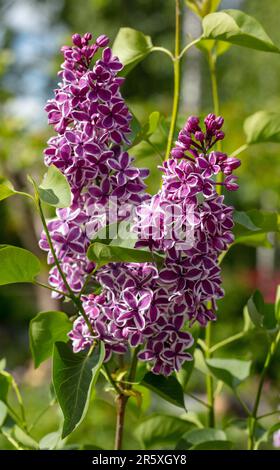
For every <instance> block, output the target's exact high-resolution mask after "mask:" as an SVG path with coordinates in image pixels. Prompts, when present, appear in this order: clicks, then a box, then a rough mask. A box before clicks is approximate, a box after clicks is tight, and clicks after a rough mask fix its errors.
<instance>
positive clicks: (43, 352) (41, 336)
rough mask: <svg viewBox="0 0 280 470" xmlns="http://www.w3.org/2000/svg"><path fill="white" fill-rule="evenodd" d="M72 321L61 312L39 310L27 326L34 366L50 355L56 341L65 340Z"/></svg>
mask: <svg viewBox="0 0 280 470" xmlns="http://www.w3.org/2000/svg"><path fill="white" fill-rule="evenodd" d="M71 328H72V322H71V321H70V320H69V318H68V317H67V315H66V314H65V313H63V312H57V311H49V312H40V313H38V315H36V317H35V318H33V319H32V320H31V322H30V326H29V341H30V349H31V353H32V357H33V360H34V364H35V368H37V367H38V366H39V365H40V364H41V363H42V362H43V361H45V360H46V359H47V358H48V357H50V356H51V355H52V352H53V345H54V343H55V342H57V341H64V342H67V339H68V338H67V333H68V332H69V331H70V329H71Z"/></svg>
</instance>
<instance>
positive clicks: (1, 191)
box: [0, 178, 17, 201]
mask: <svg viewBox="0 0 280 470" xmlns="http://www.w3.org/2000/svg"><path fill="white" fill-rule="evenodd" d="M16 193H17V192H16V191H15V189H14V187H13V185H12V183H11V182H10V181H9V180H6V179H5V178H0V201H3V199H7V197H10V196H13V195H14V194H16Z"/></svg>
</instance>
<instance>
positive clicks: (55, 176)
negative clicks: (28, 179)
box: [38, 165, 71, 207]
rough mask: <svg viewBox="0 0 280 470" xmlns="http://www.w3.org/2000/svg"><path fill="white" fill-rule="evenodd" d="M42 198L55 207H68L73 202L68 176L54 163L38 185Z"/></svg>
mask: <svg viewBox="0 0 280 470" xmlns="http://www.w3.org/2000/svg"><path fill="white" fill-rule="evenodd" d="M38 194H39V197H40V199H41V200H42V201H43V202H45V203H46V204H49V205H50V206H55V207H68V206H70V204H71V189H70V186H69V183H68V181H67V179H66V177H65V176H64V175H63V174H62V173H61V172H60V171H59V170H58V168H56V166H54V165H52V166H50V167H49V168H48V171H47V173H46V174H45V176H44V178H43V181H42V183H41V184H40V185H39V187H38Z"/></svg>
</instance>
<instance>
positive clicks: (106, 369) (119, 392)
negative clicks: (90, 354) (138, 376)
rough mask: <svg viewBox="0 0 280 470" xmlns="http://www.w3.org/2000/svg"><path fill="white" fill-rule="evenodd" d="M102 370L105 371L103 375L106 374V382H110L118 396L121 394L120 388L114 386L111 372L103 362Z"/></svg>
mask: <svg viewBox="0 0 280 470" xmlns="http://www.w3.org/2000/svg"><path fill="white" fill-rule="evenodd" d="M103 369H104V370H105V373H106V377H107V379H108V381H109V382H110V384H111V385H112V387H113V388H114V389H115V391H116V392H117V393H118V394H122V390H121V389H120V387H119V386H118V385H117V384H116V382H115V381H114V379H113V377H112V375H111V372H110V370H109V367H108V364H107V363H106V362H104V364H103Z"/></svg>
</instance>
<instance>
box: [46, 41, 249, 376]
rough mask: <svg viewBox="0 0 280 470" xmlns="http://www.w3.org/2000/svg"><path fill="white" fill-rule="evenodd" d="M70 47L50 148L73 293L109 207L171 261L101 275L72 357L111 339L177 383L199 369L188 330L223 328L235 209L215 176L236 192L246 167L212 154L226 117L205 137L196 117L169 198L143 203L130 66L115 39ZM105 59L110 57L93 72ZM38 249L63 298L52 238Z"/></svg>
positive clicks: (168, 182)
mask: <svg viewBox="0 0 280 470" xmlns="http://www.w3.org/2000/svg"><path fill="white" fill-rule="evenodd" d="M72 39H73V45H72V46H71V47H68V46H65V47H63V48H62V52H63V55H64V62H63V64H62V67H61V70H60V72H59V77H60V80H61V82H60V84H59V87H58V88H57V89H56V90H55V97H54V99H52V100H49V101H48V103H47V105H46V111H47V113H48V119H49V123H50V125H52V126H53V127H54V129H55V131H56V135H55V136H53V137H51V138H50V139H49V141H48V147H47V149H46V150H45V163H46V165H51V164H53V165H55V166H56V167H57V168H59V170H60V171H61V172H62V173H63V174H65V175H66V177H67V179H68V181H69V184H70V186H71V191H72V204H71V206H70V207H69V208H67V209H57V211H56V218H55V219H53V220H51V221H49V222H48V230H49V232H50V235H51V239H52V242H53V245H54V250H55V253H56V256H57V258H58V260H59V262H60V264H61V268H62V270H63V272H64V274H65V275H66V278H67V281H68V283H69V286H70V287H71V289H72V290H73V292H75V293H80V292H81V290H82V289H83V286H84V283H85V280H86V279H87V278H88V276H89V275H91V272H92V271H93V268H94V265H93V263H91V262H89V260H88V259H87V256H86V252H87V248H88V246H89V244H90V240H91V239H92V236H93V234H94V233H96V232H97V231H98V230H99V229H100V228H102V227H104V226H105V225H106V224H108V220H110V211H111V210H112V207H110V206H112V205H113V206H114V211H115V214H116V215H115V220H114V221H115V222H116V221H118V222H119V221H122V220H125V219H129V218H131V217H133V218H134V228H133V230H134V231H135V233H136V234H137V242H136V247H138V248H140V247H142V248H147V247H148V248H149V249H150V250H153V251H159V252H163V253H165V254H166V257H165V261H164V265H163V266H162V267H161V268H158V267H157V266H156V265H155V264H154V263H125V262H122V263H110V264H108V265H106V266H104V267H102V268H100V269H98V271H97V272H96V274H95V281H97V282H98V283H99V284H100V286H101V293H100V294H98V295H96V294H94V293H90V294H86V293H84V295H82V297H81V300H82V303H83V307H84V311H85V313H86V315H87V317H88V320H89V322H90V324H91V326H92V329H91V330H89V327H88V324H87V323H86V322H85V320H84V318H83V317H82V316H78V317H77V319H76V320H75V322H74V324H73V329H72V331H71V332H70V333H69V338H70V339H71V341H72V344H73V350H74V352H79V351H81V350H83V349H85V348H88V347H89V346H90V345H91V344H92V343H93V341H95V340H97V339H98V340H100V341H103V342H104V344H105V350H106V357H105V360H109V359H110V357H111V355H112V353H117V354H123V353H125V352H126V351H127V349H128V347H129V346H130V347H133V348H135V347H136V346H139V347H140V351H139V354H138V357H139V359H140V360H142V361H146V362H148V363H149V364H151V368H152V371H153V372H154V373H156V374H163V375H170V374H172V373H173V372H174V371H175V370H179V369H180V367H181V366H182V364H183V363H184V362H185V361H187V360H192V356H191V355H190V354H189V352H188V349H189V348H190V347H191V346H192V344H193V338H192V336H191V334H190V333H189V332H188V331H186V324H187V323H189V325H190V326H191V325H192V324H193V323H194V322H196V321H197V322H199V323H200V324H201V325H202V326H205V325H206V324H207V322H208V321H212V320H215V318H216V313H215V312H216V300H217V299H219V298H221V297H222V296H223V290H222V288H221V278H220V268H219V266H218V256H219V254H220V253H221V252H222V251H223V250H225V249H226V248H227V247H228V245H229V244H230V243H232V241H233V235H232V232H231V229H232V226H233V221H232V211H233V209H232V208H231V207H228V206H226V205H225V203H224V197H223V196H219V195H218V193H217V191H216V188H217V184H219V183H216V182H215V178H216V175H217V174H218V173H220V172H222V173H223V174H224V175H225V178H224V181H223V183H221V184H223V185H224V186H225V188H226V189H227V190H235V189H237V187H238V186H237V183H236V177H235V176H234V175H233V174H232V172H233V171H234V170H235V169H236V168H237V167H238V166H239V164H240V162H239V160H237V159H235V158H228V157H227V155H226V154H224V153H221V152H216V151H214V150H213V146H214V145H215V143H216V142H217V141H219V140H221V139H223V138H224V133H223V131H222V130H221V129H222V126H223V119H222V118H221V117H216V116H215V115H214V114H209V115H208V116H207V117H206V118H205V120H204V124H205V128H204V129H203V128H202V127H201V126H200V120H199V118H197V117H194V116H192V117H190V118H189V119H188V121H187V123H186V125H185V126H184V128H183V129H182V130H181V131H180V133H179V136H178V140H177V142H176V144H175V147H174V148H173V149H172V152H171V157H170V159H169V160H168V161H166V162H164V164H163V166H162V167H161V171H162V173H163V185H162V188H161V190H160V191H159V192H158V193H157V194H156V195H154V196H150V195H148V194H147V193H145V188H146V186H145V184H144V181H143V180H144V179H145V178H146V177H147V176H148V173H149V172H148V170H146V169H140V168H136V167H134V166H133V158H131V157H130V156H129V154H128V153H127V152H126V151H125V150H124V144H127V143H128V142H129V141H128V135H129V132H130V120H131V118H132V116H131V114H130V113H129V110H128V108H127V106H126V104H125V102H124V100H123V98H122V96H121V94H120V86H121V85H122V83H123V81H124V79H123V78H121V77H118V76H117V73H118V72H119V71H120V70H121V69H122V64H121V63H120V62H119V60H118V58H117V57H114V56H113V54H112V51H111V49H110V48H109V47H108V42H109V40H108V38H107V37H106V36H104V35H102V36H100V37H99V38H97V39H96V41H95V42H94V43H91V39H92V37H91V34H89V33H86V34H85V35H84V36H80V35H79V34H75V35H74V36H73V38H72ZM100 49H103V52H102V54H101V58H100V59H98V60H96V61H95V62H94V63H93V64H92V62H93V58H94V56H95V54H96V53H97V52H98V51H99V50H100ZM112 201H113V202H112ZM109 209H110V210H109ZM175 215H176V217H175ZM182 233H183V234H185V235H186V234H187V236H186V237H185V239H184V238H183V237H182ZM40 247H41V248H42V249H43V250H45V251H47V253H48V263H49V264H50V265H52V267H51V269H50V275H49V283H50V285H51V286H52V287H54V288H55V289H58V290H59V291H61V292H65V293H66V287H65V285H64V282H63V279H62V278H61V276H60V273H59V271H58V269H57V267H56V266H55V264H54V259H53V256H52V253H51V250H50V247H49V244H48V240H47V237H46V234H45V233H44V232H43V233H42V236H41V240H40ZM55 295H56V296H58V297H59V296H60V295H59V294H55Z"/></svg>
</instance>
